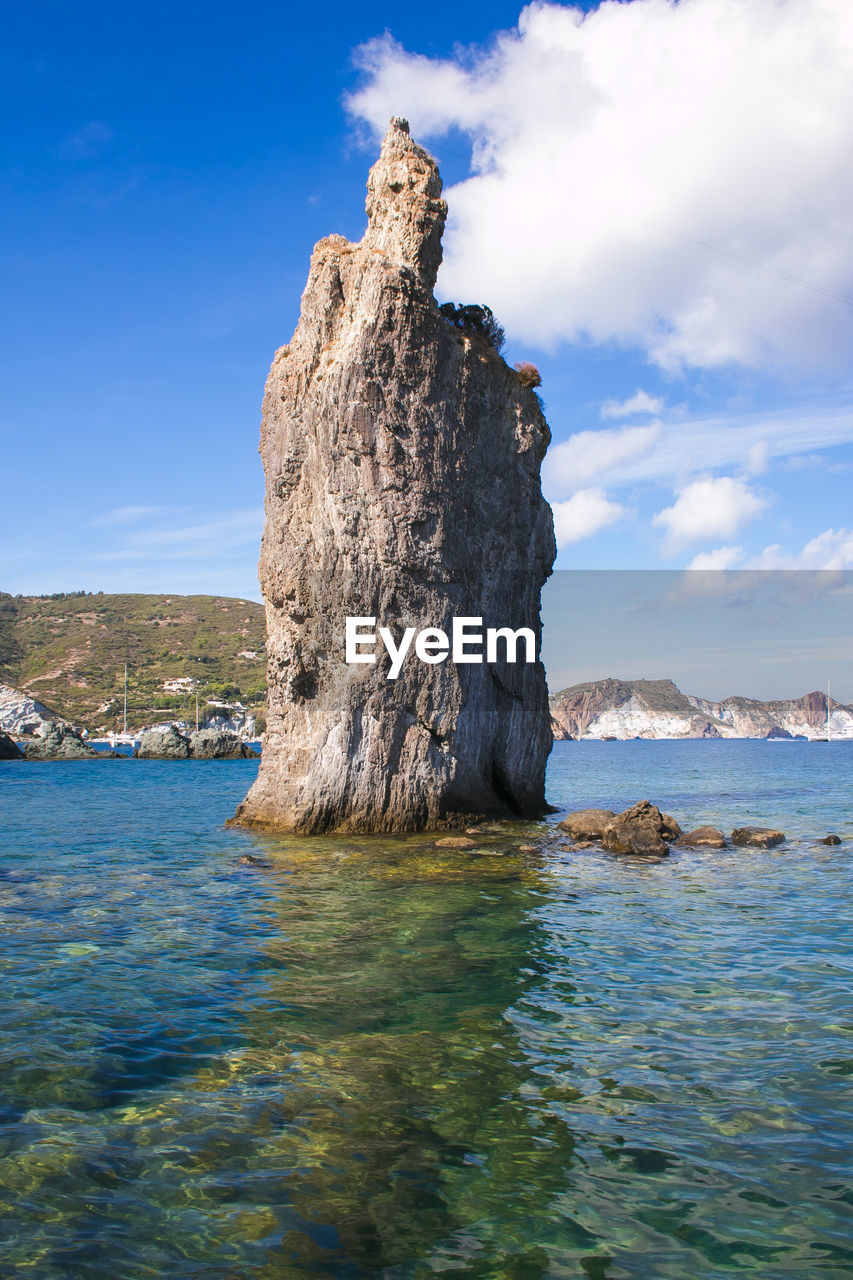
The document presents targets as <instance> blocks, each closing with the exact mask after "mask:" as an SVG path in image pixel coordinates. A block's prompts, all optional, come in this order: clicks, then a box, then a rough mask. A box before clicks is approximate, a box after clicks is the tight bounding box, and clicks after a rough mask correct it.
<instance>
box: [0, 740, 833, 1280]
mask: <svg viewBox="0 0 853 1280" xmlns="http://www.w3.org/2000/svg"><path fill="white" fill-rule="evenodd" d="M827 748H828V749H827ZM851 763H853V746H851V745H849V744H838V745H837V746H836V745H834V744H827V745H826V746H824V747H821V746H819V745H814V744H788V745H786V746H784V747H783V748H779V747H773V746H769V745H768V744H765V743H739V742H719V743H718V742H687V743H655V742H651V743H618V744H595V743H560V744H557V746H556V747H555V750H554V754H553V756H552V761H551V772H550V785H549V798H550V799H551V800H552V801H553V802H554V803H557V804H561V805H563V806H565V807H568V808H574V807H580V806H582V805H606V806H607V807H616V808H621V807H624V806H625V805H627V804H629V803H631V802H632V801H634V800H637V799H641V798H645V797H646V796H648V798H650V799H651V800H653V801H656V802H658V803H660V804H661V807H663V808H666V809H667V810H668V811H670V812H672V813H674V814H675V816H676V817H677V818H678V819H679V821H680V822H681V823H682V826H685V827H687V826H688V825H698V824H699V823H700V822H714V823H720V824H722V825H723V826H726V827H727V828H728V829H731V827H732V826H734V825H740V824H742V823H744V822H747V821H752V822H763V823H765V824H767V825H781V826H783V827H784V829H785V830H786V831H787V832H788V835H789V842H788V844H787V845H786V846H783V847H782V848H780V849H776V850H771V851H768V852H763V851H759V850H736V851H726V852H724V853H711V852H708V853H702V852H689V853H688V852H686V851H685V852H683V853H678V854H675V855H673V856H672V857H671V858H669V859H667V860H664V861H662V862H660V863H646V864H643V863H641V862H638V861H637V860H618V859H615V858H613V857H610V856H609V855H606V854H603V853H601V852H598V851H596V850H589V851H584V852H583V853H579V852H571V851H568V850H566V849H564V848H562V847H561V845H562V841H560V840H558V839H554V838H545V837H544V836H543V829H542V828H540V827H538V826H537V825H536V824H528V825H521V826H518V827H516V826H512V825H507V826H506V827H501V826H497V827H496V828H495V829H493V830H490V831H488V832H487V833H486V834H485V835H483V837H482V838H480V837H478V839H477V844H476V845H475V847H474V848H473V849H470V850H461V851H460V850H452V849H437V848H435V846H434V838H427V837H405V838H402V837H390V838H381V839H379V838H377V839H367V838H358V839H356V838H352V839H348V838H343V839H322V838H312V839H310V840H298V839H278V838H274V837H269V836H260V835H253V834H249V833H247V832H240V831H233V830H225V828H224V825H223V824H224V821H225V819H226V818H227V817H229V816H230V814H231V813H232V812H233V810H234V808H235V807H236V805H237V803H238V802H239V800H240V799H241V798H242V796H243V795H244V794H245V792H246V790H247V788H248V785H249V783H250V782H251V779H252V777H253V775H254V771H255V769H256V767H257V764H256V762H253V761H227V762H226V761H222V762H219V761H211V762H192V761H189V762H180V763H176V764H169V763H159V762H144V761H134V762H129V761H103V762H85V761H84V762H79V763H77V762H72V763H67V764H52V765H26V764H17V763H10V764H3V765H0V808H2V814H3V818H2V825H3V831H4V839H3V845H4V849H3V858H2V863H0V917H1V918H0V924H2V930H3V943H4V952H5V966H4V982H3V986H2V990H1V991H0V1004H2V1010H0V1014H1V1015H2V1016H0V1028H2V1030H0V1064H2V1071H0V1089H2V1100H1V1101H0V1105H1V1106H2V1121H3V1123H2V1127H0V1238H2V1243H0V1274H2V1275H4V1276H5V1275H9V1276H16V1277H17V1276H21V1277H32V1278H33V1280H94V1278H95V1277H109V1280H142V1278H143V1277H155V1276H156V1277H170V1278H172V1280H187V1278H189V1277H193V1278H198V1280H244V1278H245V1280H249V1278H250V1277H251V1278H252V1280H255V1278H257V1280H296V1278H297V1277H335V1278H339V1277H340V1278H342V1280H349V1278H350V1277H351V1278H352V1280H360V1278H362V1277H383V1278H387V1280H409V1278H411V1280H415V1278H417V1280H421V1278H424V1280H425V1278H426V1277H433V1276H435V1275H436V1274H439V1275H443V1274H448V1275H456V1276H460V1277H461V1276H464V1277H477V1278H481V1280H547V1278H550V1277H554V1278H555V1280H557V1278H559V1280H562V1278H563V1277H580V1278H583V1277H587V1278H589V1280H625V1278H631V1280H634V1278H636V1280H641V1278H642V1280H650V1278H651V1280H671V1278H675V1277H677V1278H678V1280H706V1278H707V1280H710V1278H712V1277H713V1278H716V1277H734V1276H741V1275H749V1274H754V1275H756V1276H761V1277H768V1278H775V1277H780V1278H781V1277H788V1276H796V1277H798V1280H805V1278H809V1277H822V1276H826V1277H841V1276H853V1250H851V1248H850V1226H851V1199H853V1191H851V1182H850V1160H849V1152H850V1147H851V1139H853V1134H851V1127H853V1126H851V1125H850V1121H849V1112H846V1111H845V1105H846V1103H847V1102H848V1101H849V1076H850V1074H851V1073H853V1050H851V1032H853V1020H851V1015H850V1007H851V999H850V987H851V984H850V968H851V966H850V959H849V943H850V923H851V916H853V910H851V902H853V892H851V879H852V878H851V871H850V863H851V858H850V855H851V850H853V804H851V785H850V777H851V770H850V765H851ZM556 818H559V814H558V815H556ZM830 830H833V831H837V832H838V833H839V834H840V835H841V837H842V841H843V843H842V845H841V846H840V847H838V848H828V847H825V846H819V845H817V844H816V843H815V841H816V838H817V837H821V836H823V835H825V834H826V833H827V832H828V831H830ZM527 842H531V843H537V844H541V846H542V847H541V849H540V851H538V852H537V853H535V854H532V853H528V854H521V853H519V852H518V845H519V844H523V843H527ZM245 855H250V856H251V858H253V859H256V860H257V861H255V862H251V863H244V864H241V863H240V858H241V856H245Z"/></svg>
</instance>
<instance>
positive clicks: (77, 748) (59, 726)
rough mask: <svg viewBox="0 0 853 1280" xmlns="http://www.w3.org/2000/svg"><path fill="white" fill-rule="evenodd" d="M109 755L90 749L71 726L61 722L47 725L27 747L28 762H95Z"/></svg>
mask: <svg viewBox="0 0 853 1280" xmlns="http://www.w3.org/2000/svg"><path fill="white" fill-rule="evenodd" d="M107 754H108V753H106V752H98V751H96V750H95V748H94V747H90V746H89V745H88V743H86V742H84V741H83V739H82V737H81V736H80V734H79V733H77V732H76V730H74V729H72V728H71V725H69V724H65V723H63V722H61V721H60V722H57V723H53V724H47V725H45V726H44V730H43V732H42V734H41V735H40V736H39V737H37V738H33V739H32V741H30V742H28V743H27V746H26V758H27V759H28V760H94V759H97V758H98V757H100V756H106V755H107Z"/></svg>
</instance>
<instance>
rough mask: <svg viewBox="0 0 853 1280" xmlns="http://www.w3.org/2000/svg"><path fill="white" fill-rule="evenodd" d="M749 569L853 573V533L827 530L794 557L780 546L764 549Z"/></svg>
mask: <svg viewBox="0 0 853 1280" xmlns="http://www.w3.org/2000/svg"><path fill="white" fill-rule="evenodd" d="M750 568H752V569H853V529H825V530H824V531H823V533H819V534H818V535H817V537H816V538H812V540H811V542H807V543H806V545H805V546H804V547H803V549H802V551H800V552H798V553H795V554H794V555H791V554H789V553H787V552H785V551H783V549H782V548H781V547H780V546H772V547H765V549H764V550H763V551H762V553H761V555H759V556H757V557H756V558H755V560H754V561H753V562H752V564H751V565H750Z"/></svg>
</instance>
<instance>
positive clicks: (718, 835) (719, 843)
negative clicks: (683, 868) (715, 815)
mask: <svg viewBox="0 0 853 1280" xmlns="http://www.w3.org/2000/svg"><path fill="white" fill-rule="evenodd" d="M675 843H676V844H677V846H678V848H679V849H725V847H726V845H727V844H728V841H727V840H726V837H725V836H724V835H723V833H722V831H719V830H718V829H717V828H716V827H697V828H696V829H695V831H687V832H685V833H684V835H681V836H679V837H678V839H677V840H676V842H675Z"/></svg>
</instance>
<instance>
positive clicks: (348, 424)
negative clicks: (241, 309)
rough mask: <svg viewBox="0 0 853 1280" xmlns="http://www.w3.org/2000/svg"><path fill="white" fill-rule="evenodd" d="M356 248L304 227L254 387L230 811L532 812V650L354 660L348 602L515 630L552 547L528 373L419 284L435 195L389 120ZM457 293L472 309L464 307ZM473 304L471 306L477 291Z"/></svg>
mask: <svg viewBox="0 0 853 1280" xmlns="http://www.w3.org/2000/svg"><path fill="white" fill-rule="evenodd" d="M367 214H368V227H367V231H366V233H365V235H364V238H363V239H362V240H361V242H360V243H359V244H351V243H350V242H349V241H348V240H345V239H344V238H343V237H341V236H330V237H328V238H327V239H325V240H321V241H320V243H319V244H318V245H317V246H316V248H315V250H314V254H313V256H312V259H311V269H310V274H309V277H308V283H307V286H306V288H305V292H304V293H303V296H302V310H301V315H300V320H299V324H298V326H297V328H296V332H295V334H294V336H293V339H292V341H291V342H290V344H289V345H288V346H285V347H282V348H281V350H280V351H278V352H277V353H276V356H275V359H274V361H273V365H272V369H271V371H270V374H269V378H268V381H267V386H266V394H265V399H264V410H263V423H262V428H261V455H262V458H263V462H264V470H265V475H266V524H265V528H264V536H263V542H262V547H261V560H260V581H261V588H262V590H263V594H264V600H265V602H266V611H267V628H268V688H269V702H268V713H267V734H266V738H265V741H264V751H263V757H262V760H261V765H260V770H259V774H258V778H257V782H256V783H255V785H254V786H253V787H252V789H251V791H250V793H249V795H248V797H247V799H246V800H245V801H244V803H243V804H242V805H241V806H240V808H239V809H238V811H237V814H236V816H235V819H234V821H235V822H237V823H239V824H244V825H248V826H255V827H260V828H265V829H269V830H279V831H293V832H305V833H311V832H381V831H411V830H420V829H432V828H434V827H438V826H446V825H453V824H454V823H455V821H456V820H457V818H458V819H459V820H460V821H464V820H465V819H466V817H470V815H472V814H489V815H493V816H511V817H521V816H524V817H529V816H538V815H540V814H541V813H542V812H543V811H544V809H545V796H544V779H545V763H546V760H547V756H548V752H549V750H550V745H551V734H550V722H549V714H548V699H547V690H546V684H545V675H544V671H543V668H542V666H541V663H539V662H538V661H536V662H531V663H527V662H525V661H523V660H521V658H523V646H522V647H521V651H520V653H519V659H520V660H519V661H517V662H515V663H510V662H507V661H506V660H505V649H504V647H503V644H502V643H501V646H500V648H499V650H498V656H499V659H500V660H499V661H498V662H496V663H492V664H489V663H486V662H483V663H480V664H464V665H463V664H460V663H454V662H453V661H451V660H450V659H449V658H448V659H447V660H445V661H441V662H435V663H433V664H428V663H426V662H424V661H422V660H420V659H418V658H417V657H416V656H415V653H414V652H410V654H409V655H408V657H407V658H406V660H405V661H404V662H403V664H402V668H401V670H400V674H399V677H398V678H397V679H388V673H389V666H390V660H389V658H388V656H387V654H386V653H385V652H384V650H383V649H381V647H379V648H377V649H376V650H373V652H375V653H376V654H377V661H376V663H375V664H374V665H368V664H359V665H355V664H347V662H346V661H345V644H344V642H345V621H346V619H347V618H348V617H353V618H364V617H371V618H375V619H376V628H377V629H378V627H381V626H385V627H388V628H389V629H390V630H391V631H392V632H393V633H394V636H395V638H396V639H397V640H399V637H400V636H401V634H402V632H403V628H405V627H414V628H416V630H418V631H420V630H421V629H423V628H427V627H434V628H441V629H443V630H444V631H446V632H447V633H448V634H449V633H450V632H451V620H452V619H453V618H454V617H478V618H482V620H483V629H485V628H487V627H496V628H497V627H511V628H512V629H513V630H515V629H517V628H520V627H529V628H531V629H532V630H533V632H534V634H535V639H536V646H537V649H536V652H537V655H538V644H539V638H540V630H541V626H540V617H539V597H540V590H541V587H542V584H543V583H544V581H545V579H546V578H547V577H548V575H549V574H550V572H551V565H552V563H553V559H554V555H555V545H554V534H553V524H552V518H551V511H550V508H549V507H548V505H547V504H546V502H545V501H544V499H543V497H542V492H541V487H540V480H539V471H540V465H541V462H542V458H543V456H544V454H545V450H546V448H547V445H548V442H549V440H550V433H549V430H548V426H547V424H546V422H545V419H544V417H543V415H542V411H541V407H540V404H539V401H538V399H537V397H536V395H535V394H534V392H533V391H532V390H531V389H530V388H529V387H527V386H524V385H522V383H521V381H520V380H519V377H518V375H517V374H516V373H515V372H514V371H513V370H512V369H510V368H509V367H508V365H507V364H506V363H505V362H504V361H503V360H502V359H501V357H500V355H499V353H498V351H497V350H496V349H495V347H494V345H493V344H492V343H491V342H490V341H489V339H488V336H487V335H486V334H485V333H484V332H483V331H482V330H481V329H478V328H477V326H476V325H473V326H468V327H466V326H465V324H464V323H463V324H461V325H459V324H457V323H454V322H453V321H452V320H450V319H448V318H446V317H445V316H444V315H442V314H441V312H440V310H439V308H438V305H437V303H436V301H435V298H434V297H433V292H432V290H433V286H434V284H435V278H436V273H437V271H438V267H439V264H440V262H441V234H442V230H443V227H444V220H445V215H446V205H445V203H444V201H443V200H442V199H441V179H440V177H439V173H438V168H437V166H436V163H435V161H434V160H433V159H432V157H431V156H430V155H429V154H428V152H426V151H425V150H424V149H423V148H422V147H420V146H418V145H417V144H416V143H415V142H413V140H412V139H411V137H410V136H409V129H408V125H407V123H406V122H405V121H403V120H393V121H392V122H391V127H390V129H389V131H388V133H387V135H386V137H385V140H384V142H383V145H382V152H381V155H380V157H379V160H378V161H377V163H376V164H375V165H374V166H373V169H372V170H371V173H370V179H369V182H368V194H367ZM468 310H471V309H470V308H469V309H468ZM473 310H475V311H476V310H477V309H476V308H474V309H473Z"/></svg>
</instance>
